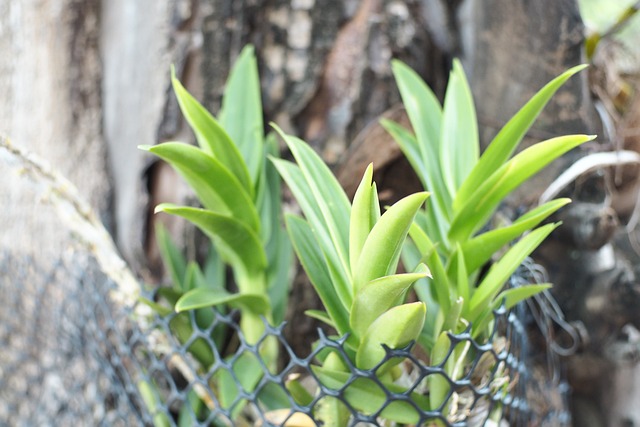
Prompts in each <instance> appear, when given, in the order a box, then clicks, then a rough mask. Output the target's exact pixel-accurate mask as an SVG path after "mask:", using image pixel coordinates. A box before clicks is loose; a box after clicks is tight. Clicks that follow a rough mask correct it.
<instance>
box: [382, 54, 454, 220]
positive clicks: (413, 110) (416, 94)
mask: <svg viewBox="0 0 640 427" xmlns="http://www.w3.org/2000/svg"><path fill="white" fill-rule="evenodd" d="M391 67H392V69H393V75H394V76H395V79H396V83H397V85H398V89H399V90H400V96H401V97H402V102H403V104H404V107H405V109H406V110H407V115H408V116H409V120H410V121H411V126H412V127H413V130H414V132H415V134H416V139H417V141H418V146H419V148H420V153H421V157H422V161H423V162H424V164H425V166H426V170H425V171H424V177H425V179H426V181H427V186H426V188H425V190H428V191H430V192H432V193H433V195H434V196H433V197H434V200H436V202H437V204H438V206H439V207H440V209H441V210H442V212H443V213H444V214H445V215H446V216H447V217H449V216H450V213H451V212H450V209H449V208H450V206H451V202H452V200H453V199H452V194H451V193H450V192H449V189H448V188H447V186H446V185H445V183H444V181H443V178H442V166H443V165H441V164H440V132H441V130H440V129H441V122H442V108H441V107H440V103H439V102H438V99H437V98H436V96H435V95H434V94H433V92H432V91H431V89H429V87H428V86H427V85H426V84H425V83H424V81H423V80H422V79H421V78H420V76H419V75H418V74H417V73H416V72H415V71H413V70H412V69H411V68H409V67H408V66H407V65H405V64H403V63H402V62H400V61H392V63H391Z"/></svg>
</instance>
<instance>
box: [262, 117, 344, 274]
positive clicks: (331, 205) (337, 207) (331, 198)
mask: <svg viewBox="0 0 640 427" xmlns="http://www.w3.org/2000/svg"><path fill="white" fill-rule="evenodd" d="M273 127H274V129H275V130H276V131H277V132H278V133H279V134H280V136H281V137H282V138H283V139H284V141H285V142H286V143H287V145H288V146H289V149H290V150H291V153H292V154H293V156H294V157H295V159H296V161H297V162H298V166H299V168H300V171H301V172H302V175H303V176H304V179H305V180H306V183H307V186H308V187H309V189H310V190H311V195H312V197H313V201H314V203H315V204H316V205H317V207H318V209H319V210H320V212H321V213H322V219H323V220H324V223H325V224H326V230H328V232H329V235H330V236H331V240H332V242H333V245H334V246H335V248H336V251H337V253H338V256H339V258H340V262H341V264H342V266H343V268H344V269H345V270H346V271H349V218H350V214H351V205H350V203H349V199H348V198H347V195H346V194H345V193H344V190H343V189H342V187H341V186H340V183H338V180H337V179H336V178H335V177H334V176H333V174H332V173H331V171H330V170H329V168H328V167H327V166H326V165H325V163H324V161H323V160H322V159H321V158H320V156H318V155H317V154H316V153H315V152H314V151H313V150H312V149H311V147H309V146H308V145H307V144H306V143H305V142H304V141H302V140H300V139H298V138H295V137H293V136H289V135H286V134H285V133H284V132H283V131H282V130H281V129H280V128H279V127H277V126H276V125H273ZM283 178H285V177H284V176H283ZM285 181H286V178H285ZM287 184H288V182H287ZM305 215H306V212H305ZM312 225H313V226H314V229H315V228H316V225H315V224H312Z"/></svg>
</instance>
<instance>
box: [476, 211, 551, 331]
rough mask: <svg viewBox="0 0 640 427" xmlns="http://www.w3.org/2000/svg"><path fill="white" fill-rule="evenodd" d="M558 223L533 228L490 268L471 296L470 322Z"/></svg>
mask: <svg viewBox="0 0 640 427" xmlns="http://www.w3.org/2000/svg"><path fill="white" fill-rule="evenodd" d="M558 225H560V223H555V224H547V225H544V226H542V227H540V228H537V229H535V230H533V231H532V232H531V233H529V234H527V235H526V236H524V237H523V238H522V239H520V241H519V242H518V243H516V244H515V245H513V247H512V248H511V249H509V250H508V251H507V253H505V254H504V256H503V257H502V258H501V259H500V261H498V262H497V263H495V264H494V265H493V266H492V267H491V269H489V272H488V273H487V275H486V276H485V278H484V279H483V280H482V282H480V284H479V285H478V287H477V289H476V291H475V292H474V294H473V296H472V297H471V302H470V304H469V309H470V315H469V319H468V320H469V321H470V322H473V321H474V320H475V319H476V318H477V317H478V316H479V315H480V314H481V313H482V312H483V311H484V310H485V309H486V308H487V307H488V306H490V303H491V301H492V300H493V298H495V296H496V295H497V294H498V292H500V289H501V288H502V285H503V284H504V283H505V282H506V281H507V279H508V278H509V277H510V276H511V275H512V274H513V273H514V272H515V271H516V269H517V268H518V267H519V266H520V264H522V261H524V259H525V258H526V257H528V256H529V255H530V254H531V252H533V251H534V250H535V249H536V248H537V247H538V245H540V243H542V241H543V240H544V239H545V238H546V237H547V236H548V235H549V234H551V232H552V231H553V230H554V229H555V228H556V227H558Z"/></svg>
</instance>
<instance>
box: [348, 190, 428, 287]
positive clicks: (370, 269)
mask: <svg viewBox="0 0 640 427" xmlns="http://www.w3.org/2000/svg"><path fill="white" fill-rule="evenodd" d="M427 197H429V193H426V192H421V193H416V194H412V195H410V196H407V197H405V198H404V199H402V200H400V201H398V202H397V203H396V204H394V205H393V206H392V207H391V208H389V210H387V211H386V212H385V213H384V214H383V215H382V216H381V217H380V220H379V221H378V222H377V223H376V224H375V226H374V227H373V229H372V230H371V233H369V236H368V237H367V240H366V242H365V243H364V246H363V248H362V252H361V254H360V259H359V260H358V264H357V266H356V269H355V271H353V272H352V273H353V289H354V291H355V292H358V290H359V289H360V288H362V286H364V285H365V284H366V283H369V282H370V281H372V280H374V279H377V278H379V277H383V276H389V275H391V274H393V273H395V270H396V268H397V266H398V261H399V259H400V252H401V251H402V245H403V243H404V241H405V238H406V237H407V233H408V232H409V227H410V226H411V224H412V222H413V218H414V217H415V215H416V212H418V209H420V206H422V204H423V203H424V201H425V200H426V199H427Z"/></svg>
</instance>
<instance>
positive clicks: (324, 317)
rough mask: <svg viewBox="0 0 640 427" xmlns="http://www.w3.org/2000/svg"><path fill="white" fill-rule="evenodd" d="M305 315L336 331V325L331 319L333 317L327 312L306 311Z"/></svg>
mask: <svg viewBox="0 0 640 427" xmlns="http://www.w3.org/2000/svg"><path fill="white" fill-rule="evenodd" d="M304 314H305V315H307V316H309V317H311V318H312V319H316V320H319V321H321V322H322V323H324V324H325V325H329V326H331V327H332V328H333V329H336V324H335V323H334V322H333V319H331V316H329V314H328V313H327V312H326V311H322V310H305V312H304Z"/></svg>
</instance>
